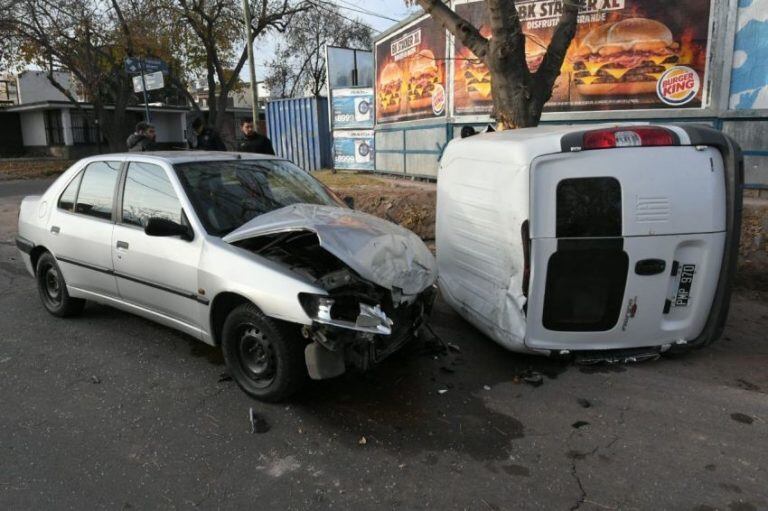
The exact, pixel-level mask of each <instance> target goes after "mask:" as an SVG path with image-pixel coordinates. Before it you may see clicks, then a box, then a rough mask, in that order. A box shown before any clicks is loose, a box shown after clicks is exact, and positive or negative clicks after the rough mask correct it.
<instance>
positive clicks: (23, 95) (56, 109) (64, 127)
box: [0, 71, 189, 159]
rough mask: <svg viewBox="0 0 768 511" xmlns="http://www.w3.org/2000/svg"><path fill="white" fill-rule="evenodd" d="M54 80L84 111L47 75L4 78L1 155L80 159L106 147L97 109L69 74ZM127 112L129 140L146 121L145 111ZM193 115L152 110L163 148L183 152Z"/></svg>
mask: <svg viewBox="0 0 768 511" xmlns="http://www.w3.org/2000/svg"><path fill="white" fill-rule="evenodd" d="M54 76H55V79H56V81H57V82H58V83H59V84H60V85H61V87H62V88H64V89H65V90H67V91H69V92H70V93H71V95H72V96H73V97H75V98H76V99H77V100H78V102H79V108H78V107H76V106H75V105H74V104H73V103H72V102H71V101H70V100H69V99H68V98H67V96H66V95H64V94H63V93H62V92H61V91H60V90H59V89H58V88H56V87H54V86H53V85H52V84H51V83H50V81H49V80H48V77H47V74H46V73H45V72H43V71H24V72H21V73H19V74H18V75H16V76H13V77H9V76H7V75H6V76H5V78H1V77H0V156H4V155H7V156H10V155H20V154H27V155H41V156H57V157H62V158H68V159H75V158H79V157H82V156H84V155H88V154H93V153H95V152H97V151H99V150H100V147H101V146H106V143H105V140H104V139H103V137H102V136H101V133H100V131H99V129H98V123H97V122H95V121H94V119H93V114H92V112H93V105H92V104H91V103H89V102H88V101H87V98H85V97H84V96H83V95H82V94H81V92H80V91H79V90H78V87H77V86H76V83H75V82H74V80H72V79H71V77H70V75H69V73H66V72H57V73H56V74H55V75H54ZM110 108H111V107H107V110H109V109H110ZM127 110H128V111H127V115H126V117H127V120H126V123H125V129H124V131H125V136H126V138H127V137H128V135H129V134H130V133H131V132H132V131H133V127H134V126H135V124H136V123H137V122H139V121H142V120H144V106H143V105H137V106H130V107H128V109H127ZM188 112H189V107H188V106H186V105H183V106H168V105H164V106H150V116H151V121H152V124H154V125H155V126H156V127H157V142H158V144H159V145H160V147H162V148H167V149H171V148H181V147H184V145H185V140H186V136H185V135H186V127H187V114H188Z"/></svg>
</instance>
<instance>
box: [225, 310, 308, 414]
mask: <svg viewBox="0 0 768 511" xmlns="http://www.w3.org/2000/svg"><path fill="white" fill-rule="evenodd" d="M222 351H223V352H224V360H225V361H226V363H227V368H228V369H229V372H230V374H231V375H232V378H233V379H234V380H235V382H236V383H237V384H238V385H239V386H240V388H241V389H243V390H244V391H245V392H246V393H247V394H248V395H250V396H252V397H255V398H256V399H260V400H263V401H280V400H283V399H285V398H287V397H289V396H290V395H292V394H294V393H295V392H297V391H298V390H299V389H300V388H301V387H302V385H303V384H304V383H305V381H306V379H307V369H306V364H305V362H304V342H302V340H301V338H300V337H299V336H298V335H292V334H291V332H289V331H288V329H287V328H285V327H284V326H283V325H281V324H279V323H277V322H276V321H274V320H272V319H270V318H268V317H267V316H265V315H264V313H263V312H261V311H260V310H259V309H258V308H257V307H256V306H254V305H252V304H243V305H240V306H238V307H236V308H235V309H234V310H233V311H232V312H230V313H229V316H227V319H226V320H225V322H224V329H223V332H222Z"/></svg>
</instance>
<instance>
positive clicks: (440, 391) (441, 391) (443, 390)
mask: <svg viewBox="0 0 768 511" xmlns="http://www.w3.org/2000/svg"><path fill="white" fill-rule="evenodd" d="M446 392H448V389H440V390H438V391H437V393H438V394H440V395H443V394H445V393H446Z"/></svg>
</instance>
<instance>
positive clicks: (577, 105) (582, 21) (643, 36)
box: [453, 0, 710, 115]
mask: <svg viewBox="0 0 768 511" xmlns="http://www.w3.org/2000/svg"><path fill="white" fill-rule="evenodd" d="M516 5H517V10H518V14H519V16H520V21H521V24H522V29H523V33H524V34H525V53H526V60H527V63H528V68H529V69H530V70H531V72H535V71H536V70H537V69H538V66H539V65H540V64H541V60H542V58H543V56H544V53H545V52H546V48H547V46H548V44H549V41H550V39H551V37H552V33H553V32H554V29H555V26H556V25H557V22H558V20H559V17H560V14H561V12H562V2H560V1H558V0H518V1H517V2H516ZM455 9H456V11H457V12H458V13H459V14H460V15H461V16H463V17H465V18H466V19H468V20H470V21H471V22H472V23H473V24H474V25H475V26H477V27H480V31H481V32H482V33H484V35H487V36H490V30H489V28H488V25H489V22H488V13H487V11H486V8H485V2H483V1H472V0H469V1H467V2H465V3H458V2H457V5H456V6H455ZM709 26H710V2H709V1H702V0H676V1H670V0H587V1H586V6H585V8H584V9H583V10H582V11H581V13H580V14H579V19H578V28H577V32H576V35H575V37H574V39H573V42H572V43H571V47H570V48H569V50H568V53H567V54H566V58H565V62H564V63H563V67H562V70H561V74H560V76H559V78H558V79H557V81H556V82H555V86H554V90H553V91H552V98H551V99H550V101H549V102H548V103H547V104H546V106H545V107H544V111H545V112H579V111H595V110H636V109H649V108H701V107H702V106H704V105H703V84H704V83H705V75H706V72H707V69H706V66H707V60H708V58H707V55H708V50H709ZM490 88H491V87H490V75H489V74H488V72H487V70H486V69H485V66H484V65H482V64H481V63H479V62H478V61H477V60H476V59H474V55H473V54H472V52H471V51H469V49H467V48H466V47H465V46H464V45H462V44H461V43H460V42H456V45H455V48H454V66H453V94H454V114H455V115H478V114H481V115H482V114H488V113H489V112H490V111H491V107H492V101H491V94H490Z"/></svg>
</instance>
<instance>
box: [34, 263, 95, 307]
mask: <svg viewBox="0 0 768 511" xmlns="http://www.w3.org/2000/svg"><path fill="white" fill-rule="evenodd" d="M35 278H36V280H37V291H38V292H39V293H40V300H41V301H42V302H43V307H45V310H47V311H48V312H50V313H51V314H53V315H54V316H58V317H60V318H65V317H68V316H76V315H77V314H80V313H81V312H83V307H85V300H83V299H81V298H72V297H71V296H69V293H68V292H67V283H66V282H65V281H64V276H63V275H62V274H61V270H60V269H59V265H58V264H56V258H55V257H53V256H52V255H51V253H50V252H45V253H44V254H42V255H41V256H40V258H39V259H38V260H37V267H36V268H35Z"/></svg>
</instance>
